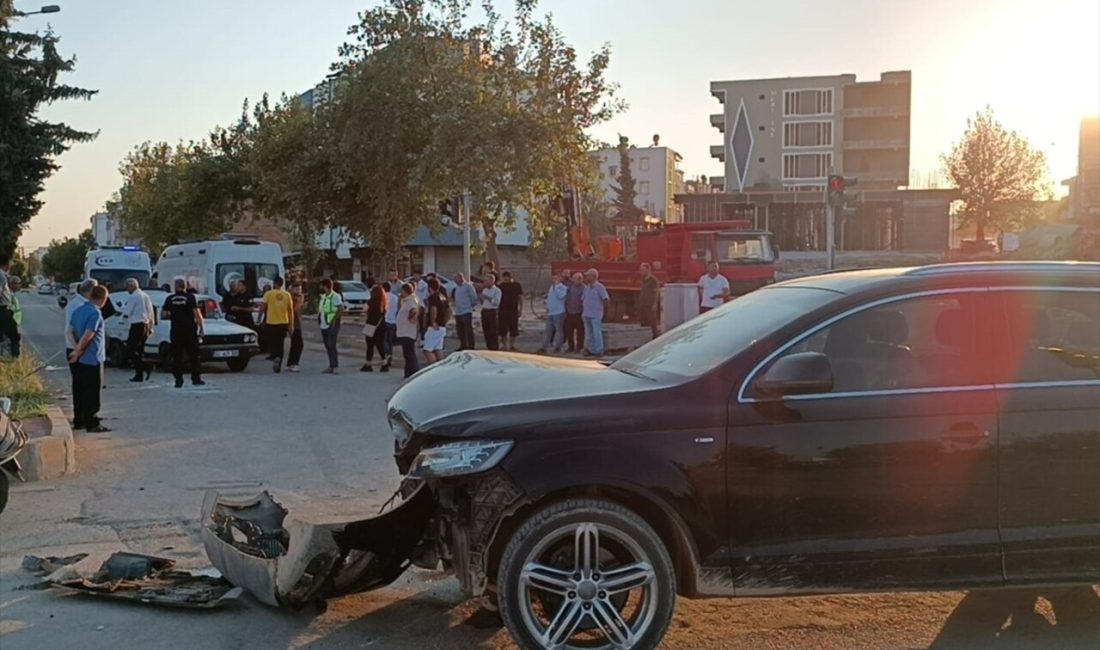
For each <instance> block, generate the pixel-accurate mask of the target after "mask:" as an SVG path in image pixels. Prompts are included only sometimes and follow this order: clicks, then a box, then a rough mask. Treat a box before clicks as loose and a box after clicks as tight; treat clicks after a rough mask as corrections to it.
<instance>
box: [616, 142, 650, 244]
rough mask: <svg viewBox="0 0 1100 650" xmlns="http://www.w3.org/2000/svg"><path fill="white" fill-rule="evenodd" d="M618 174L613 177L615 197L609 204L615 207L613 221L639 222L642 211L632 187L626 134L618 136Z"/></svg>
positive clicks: (632, 177)
mask: <svg viewBox="0 0 1100 650" xmlns="http://www.w3.org/2000/svg"><path fill="white" fill-rule="evenodd" d="M617 150H618V152H619V175H618V176H617V177H616V178H615V182H616V183H617V184H616V185H612V186H611V189H612V190H613V191H614V192H615V199H614V200H613V201H612V203H611V205H612V207H614V208H615V221H617V222H620V223H641V221H642V217H643V216H644V213H643V212H642V209H641V208H639V207H638V204H637V202H636V201H637V198H638V192H637V190H636V189H635V187H634V185H635V184H634V173H633V171H631V169H630V141H629V140H628V139H627V137H626V136H622V135H621V136H619V146H618V147H617Z"/></svg>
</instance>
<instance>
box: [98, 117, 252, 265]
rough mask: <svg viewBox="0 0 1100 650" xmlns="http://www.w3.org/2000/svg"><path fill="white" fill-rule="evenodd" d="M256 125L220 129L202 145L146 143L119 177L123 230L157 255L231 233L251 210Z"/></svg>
mask: <svg viewBox="0 0 1100 650" xmlns="http://www.w3.org/2000/svg"><path fill="white" fill-rule="evenodd" d="M250 128H251V123H250V122H249V120H248V119H247V118H246V117H242V118H241V120H240V121H239V122H238V123H237V124H235V125H234V126H232V127H230V128H217V129H215V130H214V131H213V132H212V133H211V134H210V135H209V137H208V138H207V139H206V140H204V141H201V142H188V143H184V142H180V143H179V144H176V145H174V146H173V145H170V144H168V143H166V142H158V143H150V142H146V143H144V144H141V145H139V146H137V147H135V148H134V150H133V151H131V152H130V153H129V154H128V155H127V156H126V159H125V160H124V161H123V162H122V164H121V166H120V168H119V171H120V172H121V173H122V177H123V184H122V188H121V189H120V190H119V192H118V196H117V197H116V203H117V206H115V209H116V210H117V214H118V216H119V220H120V222H121V225H122V228H123V230H124V231H126V232H127V233H130V234H132V235H133V236H135V237H136V238H137V239H138V240H139V241H141V242H142V244H143V245H144V246H146V247H147V248H148V249H149V250H150V251H151V252H152V253H153V254H157V253H159V251H160V250H161V249H163V248H164V247H165V246H167V245H169V244H172V243H174V242H177V241H180V240H185V239H208V238H211V237H215V236H217V235H220V234H221V233H223V232H225V231H227V230H229V229H230V228H231V227H232V226H233V224H235V223H236V222H237V221H238V219H239V218H240V216H241V215H242V214H243V212H244V211H245V210H246V209H247V207H248V205H249V199H250V196H251V190H252V188H251V185H252V183H251V177H250V175H249V170H248V160H249V155H250V151H251V133H250Z"/></svg>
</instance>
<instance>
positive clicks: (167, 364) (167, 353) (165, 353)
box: [157, 342, 172, 372]
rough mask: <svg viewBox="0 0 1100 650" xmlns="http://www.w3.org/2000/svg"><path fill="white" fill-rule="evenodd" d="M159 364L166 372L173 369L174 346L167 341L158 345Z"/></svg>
mask: <svg viewBox="0 0 1100 650" xmlns="http://www.w3.org/2000/svg"><path fill="white" fill-rule="evenodd" d="M157 365H158V366H160V369H161V370H164V371H165V372H168V371H170V370H172V346H171V345H169V344H168V343H167V342H164V343H161V344H160V346H158V347H157Z"/></svg>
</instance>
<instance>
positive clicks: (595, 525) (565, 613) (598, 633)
mask: <svg viewBox="0 0 1100 650" xmlns="http://www.w3.org/2000/svg"><path fill="white" fill-rule="evenodd" d="M675 585H676V577H675V573H674V570H673V565H672V560H671V558H670V557H669V554H668V550H667V549H666V548H665V546H664V544H663V543H662V542H661V539H660V537H658V536H657V533H655V532H654V531H653V529H652V528H651V527H650V526H649V524H647V523H646V522H645V521H644V520H643V519H642V518H641V517H639V516H638V515H636V514H634V513H633V512H631V511H630V510H628V509H626V508H624V507H623V506H620V505H618V504H616V503H611V502H608V501H600V500H595V499H569V500H566V501H561V502H558V503H555V504H553V505H550V506H548V507H547V508H545V509H543V510H541V511H539V512H537V513H536V514H534V515H532V516H531V517H530V518H529V519H528V520H527V521H526V522H524V523H523V524H522V525H521V526H520V527H519V529H518V530H516V532H515V533H514V534H513V536H512V538H511V540H510V541H509V542H508V545H507V547H506V548H505V550H504V553H503V555H502V556H501V561H500V567H499V569H498V572H497V588H498V593H499V603H500V615H501V618H502V619H503V620H504V624H505V625H506V626H507V627H508V631H509V632H510V633H511V634H512V637H513V638H514V639H515V640H516V643H517V644H518V645H519V647H520V648H524V650H541V649H543V648H550V647H553V648H562V649H563V650H567V649H571V648H592V647H599V648H604V647H608V648H624V649H625V648H634V649H639V650H643V649H648V648H656V647H657V645H658V644H659V643H660V642H661V639H662V638H663V637H664V635H665V632H666V631H667V630H668V625H669V622H670V621H671V620H672V610H673V608H674V606H675V601H676V590H675Z"/></svg>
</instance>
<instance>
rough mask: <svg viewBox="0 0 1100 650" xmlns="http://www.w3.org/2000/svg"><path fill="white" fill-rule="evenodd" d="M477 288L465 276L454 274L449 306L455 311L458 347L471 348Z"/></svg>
mask: <svg viewBox="0 0 1100 650" xmlns="http://www.w3.org/2000/svg"><path fill="white" fill-rule="evenodd" d="M477 303H478V299H477V289H475V288H474V285H472V284H470V283H469V282H467V281H466V276H465V275H463V274H461V273H458V274H456V275H455V286H454V288H453V289H451V307H452V308H453V309H454V312H455V329H457V330H458V349H459V350H473V349H474V348H475V347H476V345H475V342H474V307H476V306H477Z"/></svg>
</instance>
